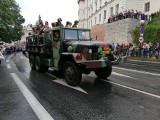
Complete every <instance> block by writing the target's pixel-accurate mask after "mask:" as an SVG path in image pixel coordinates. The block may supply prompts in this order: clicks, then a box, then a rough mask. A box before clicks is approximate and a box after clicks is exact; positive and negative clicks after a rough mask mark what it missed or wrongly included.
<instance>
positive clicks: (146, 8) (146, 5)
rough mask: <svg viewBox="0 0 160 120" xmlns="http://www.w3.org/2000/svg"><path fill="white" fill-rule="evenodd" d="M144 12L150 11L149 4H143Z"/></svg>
mask: <svg viewBox="0 0 160 120" xmlns="http://www.w3.org/2000/svg"><path fill="white" fill-rule="evenodd" d="M144 9H145V12H148V11H149V9H150V2H147V3H145V8H144Z"/></svg>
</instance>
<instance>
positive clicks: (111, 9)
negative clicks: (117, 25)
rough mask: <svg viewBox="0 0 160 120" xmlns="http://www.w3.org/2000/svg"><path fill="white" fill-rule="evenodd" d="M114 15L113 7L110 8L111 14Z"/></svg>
mask: <svg viewBox="0 0 160 120" xmlns="http://www.w3.org/2000/svg"><path fill="white" fill-rule="evenodd" d="M112 15H113V7H111V8H110V16H112Z"/></svg>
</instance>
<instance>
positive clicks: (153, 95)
mask: <svg viewBox="0 0 160 120" xmlns="http://www.w3.org/2000/svg"><path fill="white" fill-rule="evenodd" d="M103 81H105V82H108V83H111V84H114V85H117V86H120V87H123V88H126V89H129V90H133V91H136V92H139V93H142V94H145V95H149V96H152V97H155V98H158V99H160V96H159V95H155V94H152V93H148V92H145V91H142V90H138V89H135V88H132V87H127V86H125V85H121V84H118V83H115V82H111V81H106V80H103Z"/></svg>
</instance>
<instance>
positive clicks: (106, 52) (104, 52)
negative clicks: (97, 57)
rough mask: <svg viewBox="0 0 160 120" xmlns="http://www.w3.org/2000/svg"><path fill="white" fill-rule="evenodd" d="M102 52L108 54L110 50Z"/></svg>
mask: <svg viewBox="0 0 160 120" xmlns="http://www.w3.org/2000/svg"><path fill="white" fill-rule="evenodd" d="M102 54H110V51H102Z"/></svg>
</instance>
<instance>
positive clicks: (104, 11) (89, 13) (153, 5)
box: [78, 0, 160, 28]
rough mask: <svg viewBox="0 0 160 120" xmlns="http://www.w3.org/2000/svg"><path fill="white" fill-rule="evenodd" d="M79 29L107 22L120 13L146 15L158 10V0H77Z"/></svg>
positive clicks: (159, 5) (159, 0) (159, 7)
mask: <svg viewBox="0 0 160 120" xmlns="http://www.w3.org/2000/svg"><path fill="white" fill-rule="evenodd" d="M78 4H79V11H78V17H79V27H82V28H91V27H92V26H94V25H97V24H104V23H107V22H108V18H109V17H110V16H112V15H117V14H118V13H120V12H123V13H124V12H125V11H128V10H134V11H135V10H137V11H140V12H141V13H144V14H146V15H150V14H151V13H154V12H157V11H159V10H160V0H78Z"/></svg>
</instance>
